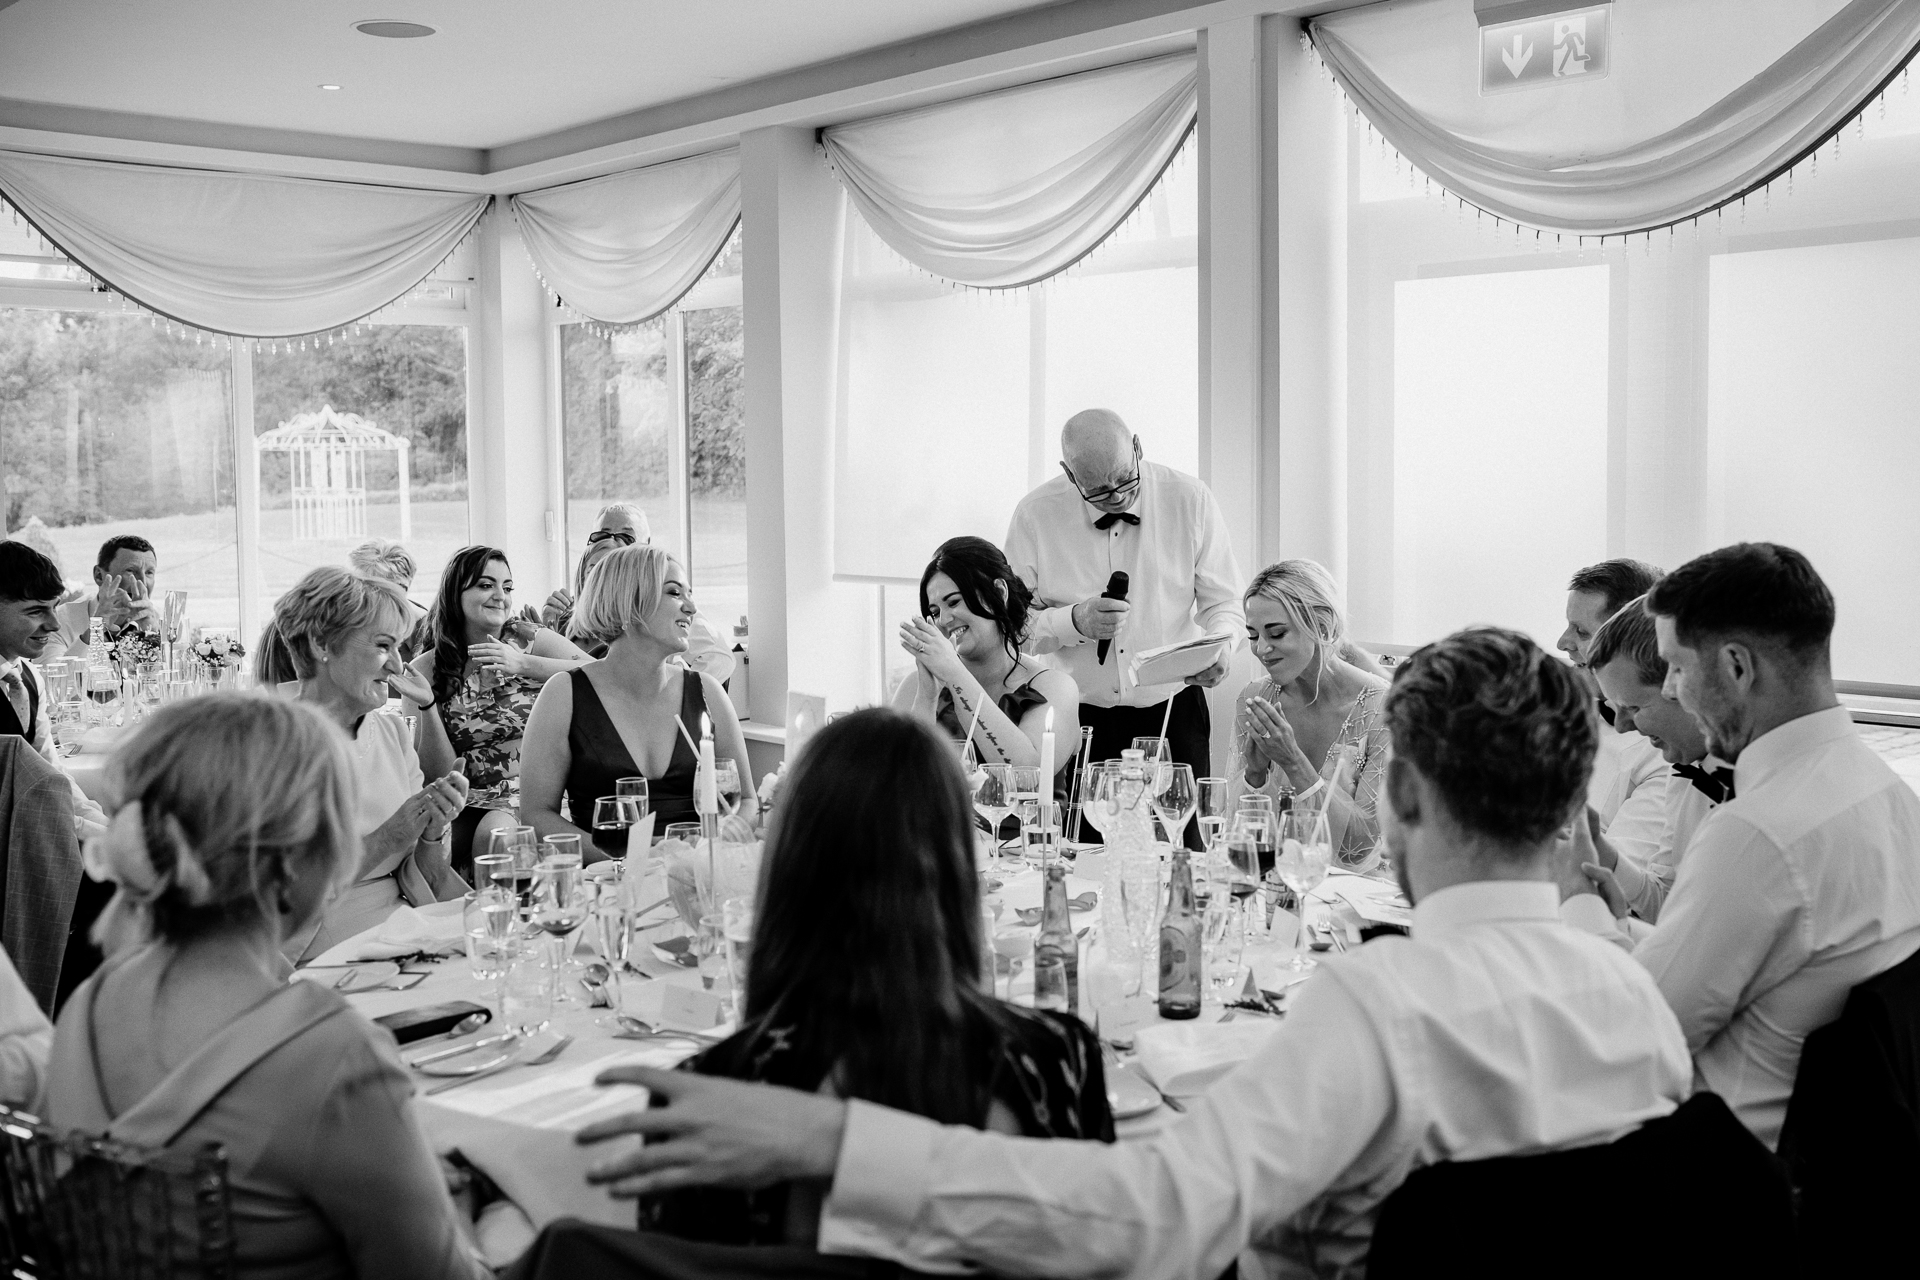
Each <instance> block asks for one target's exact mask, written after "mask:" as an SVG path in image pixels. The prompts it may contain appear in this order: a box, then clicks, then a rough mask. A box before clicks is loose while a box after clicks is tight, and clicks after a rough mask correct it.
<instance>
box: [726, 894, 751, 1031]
mask: <svg viewBox="0 0 1920 1280" xmlns="http://www.w3.org/2000/svg"><path fill="white" fill-rule="evenodd" d="M720 918H721V923H722V925H723V926H724V928H725V930H726V937H727V978H728V981H730V982H731V983H732V984H733V1017H734V1020H735V1021H736V1022H737V1021H739V1020H741V1019H743V1018H745V1017H746V1014H747V964H748V961H749V959H750V958H751V956H752V952H753V899H751V898H728V899H727V900H726V901H725V902H724V903H722V904H721V905H720Z"/></svg>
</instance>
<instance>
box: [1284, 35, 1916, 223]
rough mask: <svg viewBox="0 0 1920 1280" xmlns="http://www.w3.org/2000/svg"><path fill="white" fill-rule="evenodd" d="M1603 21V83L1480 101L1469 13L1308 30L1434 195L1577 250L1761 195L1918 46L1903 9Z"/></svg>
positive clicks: (1554, 86) (1555, 85)
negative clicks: (1564, 237) (1580, 241)
mask: <svg viewBox="0 0 1920 1280" xmlns="http://www.w3.org/2000/svg"><path fill="white" fill-rule="evenodd" d="M1609 9H1610V11H1611V12H1610V18H1611V24H1612V55H1611V60H1612V65H1611V67H1610V68H1609V69H1608V70H1607V72H1606V74H1605V76H1604V77H1596V78H1594V79H1591V80H1584V81H1581V82H1564V81H1562V82H1550V83H1548V84H1545V85H1543V86H1541V87H1538V88H1532V89H1527V90H1524V91H1514V92H1506V93H1494V94H1487V95H1484V96H1483V95H1482V94H1481V93H1480V92H1479V87H1480V64H1479V58H1480V44H1479V29H1478V26H1477V24H1476V21H1475V18H1474V5H1473V0H1395V2H1393V3H1387V4H1377V5H1370V6H1367V7H1364V8H1359V9H1350V10H1347V11H1345V12H1342V13H1336V14H1331V15H1329V16H1327V17H1324V18H1320V19H1317V20H1315V21H1314V22H1313V23H1312V24H1311V26H1310V27H1309V31H1310V34H1311V36H1312V39H1313V42H1314V45H1315V47H1316V48H1317V49H1318V50H1319V53H1320V56H1321V58H1322V59H1323V60H1324V61H1325V63H1326V66H1327V68H1328V69H1329V70H1330V71H1331V72H1332V74H1333V76H1334V78H1335V80H1336V81H1338V83H1339V84H1340V87H1341V88H1342V89H1343V90H1345V91H1346V94H1347V96H1348V97H1349V98H1350V99H1351V100H1352V101H1353V103H1354V104H1355V105H1356V106H1357V107H1358V109H1359V110H1360V112H1361V114H1362V115H1364V116H1365V117H1366V119H1367V120H1368V121H1369V122H1371V123H1372V125H1373V127H1374V128H1376V129H1378V130H1379V131H1380V133H1381V134H1382V135H1383V136H1384V137H1385V138H1386V140H1387V141H1388V142H1389V143H1391V144H1392V145H1393V146H1394V147H1395V148H1396V149H1398V150H1399V152H1400V153H1401V154H1402V155H1404V156H1406V157H1407V159H1408V160H1410V161H1411V162H1412V163H1413V164H1414V166H1415V167H1416V168H1417V169H1419V170H1420V171H1421V172H1423V173H1425V174H1426V175H1427V176H1428V177H1429V178H1431V179H1432V180H1433V181H1435V182H1437V183H1439V184H1441V185H1442V186H1444V187H1445V188H1446V189H1447V190H1448V191H1450V192H1452V193H1453V194H1454V195H1456V196H1458V197H1459V198H1460V199H1462V200H1464V201H1466V202H1467V203H1468V204H1472V205H1475V206H1477V207H1479V208H1481V209H1484V210H1486V211H1487V212H1489V213H1492V214H1495V215H1497V216H1498V217H1501V218H1504V219H1507V220H1509V221H1512V222H1516V223H1519V224H1521V225H1523V226H1527V227H1534V228H1539V229H1543V230H1547V231H1555V232H1561V233H1567V234H1573V235H1587V236H1605V235H1619V234H1625V233H1631V232H1640V231H1647V230H1651V229H1654V228H1658V227H1665V226H1669V225H1671V224H1673V223H1676V222H1682V221H1685V220H1687V219H1689V218H1694V217H1697V216H1699V215H1700V214H1702V213H1706V212H1709V211H1711V210H1713V209H1715V208H1717V207H1719V206H1721V205H1724V204H1726V203H1728V202H1730V201H1733V200H1737V199H1738V198H1740V197H1741V196H1742V195H1745V194H1747V193H1748V192H1751V191H1754V190H1756V189H1758V188H1760V187H1762V186H1764V185H1765V184H1766V183H1768V182H1769V181H1771V180H1772V179H1774V178H1776V177H1778V176H1779V175H1780V174H1782V173H1783V172H1785V171H1787V170H1788V169H1790V168H1791V167H1792V166H1793V165H1794V164H1796V163H1797V162H1798V161H1800V160H1802V159H1804V158H1805V157H1806V156H1807V155H1809V154H1810V153H1811V152H1812V151H1813V150H1814V149H1816V148H1817V147H1819V146H1820V145H1821V144H1823V143H1825V142H1826V141H1827V140H1828V139H1830V138H1832V137H1833V136H1834V135H1835V133H1836V132H1837V131H1838V130H1839V129H1840V128H1841V127H1842V126H1843V125H1845V124H1847V123H1848V122H1849V121H1851V120H1852V118H1853V117H1854V116H1855V115H1856V114H1858V112H1859V111H1860V110H1861V108H1862V107H1863V106H1864V105H1865V104H1866V103H1868V102H1869V101H1871V100H1872V99H1873V97H1874V96H1875V95H1876V94H1878V93H1879V92H1880V90H1881V89H1883V88H1884V87H1885V86H1886V84H1887V83H1888V81H1889V80H1890V79H1891V78H1892V77H1893V76H1895V75H1896V74H1897V73H1898V72H1899V71H1900V70H1901V69H1902V68H1903V67H1904V66H1905V64H1906V62H1907V59H1908V58H1909V57H1911V56H1912V54H1913V52H1914V50H1915V47H1916V45H1917V44H1920V0H1686V2H1685V3H1677V2H1676V0H1613V3H1612V4H1611V5H1610V6H1609ZM1542 56H1543V57H1544V56H1547V55H1546V54H1543V55H1542Z"/></svg>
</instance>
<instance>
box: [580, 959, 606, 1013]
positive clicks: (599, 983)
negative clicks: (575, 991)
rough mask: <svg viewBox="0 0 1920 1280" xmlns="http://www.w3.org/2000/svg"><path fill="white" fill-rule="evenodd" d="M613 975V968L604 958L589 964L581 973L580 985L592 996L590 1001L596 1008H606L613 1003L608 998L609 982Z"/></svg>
mask: <svg viewBox="0 0 1920 1280" xmlns="http://www.w3.org/2000/svg"><path fill="white" fill-rule="evenodd" d="M612 977H613V970H612V969H610V968H608V967H607V965H606V962H605V961H602V960H595V961H593V962H591V963H590V964H588V965H587V967H586V972H585V973H584V974H582V975H581V978H580V985H581V986H583V987H585V988H586V989H587V994H588V995H589V996H591V997H592V1000H591V1001H590V1003H591V1004H592V1006H593V1007H594V1008H596V1009H604V1008H606V1007H607V1006H608V1005H610V1004H612V1003H613V1002H612V1001H611V1000H609V999H608V998H607V982H608V980H609V979H611V978H612Z"/></svg>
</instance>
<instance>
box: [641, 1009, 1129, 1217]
mask: <svg viewBox="0 0 1920 1280" xmlns="http://www.w3.org/2000/svg"><path fill="white" fill-rule="evenodd" d="M995 1007H996V1009H997V1011H998V1013H999V1014H1000V1015H1001V1016H1000V1017H999V1018H998V1027H997V1029H996V1033H995V1035H994V1036H993V1037H992V1039H993V1044H992V1046H991V1048H990V1049H989V1061H987V1062H986V1063H984V1064H983V1066H984V1068H985V1075H986V1078H987V1079H988V1080H989V1081H990V1083H989V1086H988V1091H989V1093H990V1094H991V1095H992V1097H993V1099H994V1100H995V1101H996V1102H999V1103H1001V1104H1003V1105H1004V1106H1005V1107H1006V1108H1007V1109H1008V1110H1009V1111H1011V1112H1012V1113H1013V1116H1014V1119H1015V1120H1016V1121H1017V1122H1018V1123H1019V1125H1020V1133H1021V1136H1023V1137H1028V1138H1086V1139H1093V1140H1097V1141H1100V1142H1112V1141H1113V1139H1114V1132H1113V1111H1112V1109H1111V1108H1110V1107H1109V1106H1108V1104H1107V1080H1106V1071H1105V1069H1104V1068H1103V1067H1102V1065H1101V1060H1100V1042H1099V1041H1098V1040H1097V1039H1095V1038H1094V1034H1093V1032H1092V1031H1091V1030H1089V1029H1088V1028H1087V1025H1086V1023H1084V1022H1082V1021H1080V1019H1078V1018H1076V1017H1074V1016H1073V1015H1071V1014H1065V1013H1055V1012H1053V1011H1051V1010H1043V1009H1027V1008H1023V1007H1021V1006H1018V1005H1011V1004H1005V1003H999V1004H997V1005H996V1006H995ZM797 1040H798V1037H796V1036H795V1034H794V1029H793V1028H791V1027H776V1028H773V1029H771V1030H768V1031H765V1032H754V1031H752V1030H748V1031H742V1032H739V1033H737V1034H735V1035H733V1036H730V1037H728V1038H727V1039H725V1040H723V1041H721V1042H720V1043H719V1044H717V1045H715V1046H713V1047H712V1048H711V1049H708V1050H706V1051H704V1052H702V1053H699V1054H696V1055H695V1056H694V1057H692V1058H689V1059H688V1060H687V1061H686V1062H683V1063H681V1064H680V1069H681V1070H683V1071H697V1072H699V1073H700V1074H702V1075H709V1076H725V1077H728V1078H730V1079H735V1080H755V1081H761V1082H764V1083H767V1084H778V1085H785V1086H787V1087H788V1088H791V1089H802V1090H805V1091H807V1092H809V1093H811V1092H813V1091H814V1090H816V1089H818V1088H819V1087H820V1082H821V1081H822V1080H824V1079H826V1076H827V1072H828V1071H829V1070H830V1069H831V1066H832V1063H831V1061H830V1060H829V1059H830V1055H828V1054H825V1053H821V1052H818V1051H816V1050H814V1049H813V1048H811V1047H810V1046H805V1045H801V1044H799V1043H797ZM639 1219H640V1221H639V1225H640V1229H641V1230H642V1231H663V1232H666V1233H668V1234H670V1235H676V1236H681V1237H684V1238H686V1239H689V1240H704V1241H707V1242H709V1243H713V1244H736V1245H741V1244H756V1245H771V1244H782V1243H784V1242H785V1238H786V1221H787V1188H786V1186H785V1185H777V1186H772V1187H768V1188H766V1189H765V1190H762V1191H725V1190H718V1189H714V1188H707V1187H700V1188H692V1189H688V1190H683V1191H669V1192H664V1193H662V1194H660V1195H655V1196H647V1197H643V1198H642V1199H641V1201H640V1214H639Z"/></svg>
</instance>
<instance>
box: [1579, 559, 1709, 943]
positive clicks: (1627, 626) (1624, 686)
mask: <svg viewBox="0 0 1920 1280" xmlns="http://www.w3.org/2000/svg"><path fill="white" fill-rule="evenodd" d="M1587 669H1588V671H1590V672H1591V673H1592V674H1593V678H1594V681H1595V683H1597V684H1598V685H1599V686H1600V692H1601V694H1602V695H1604V696H1605V698H1606V699H1607V702H1608V703H1609V704H1610V705H1611V706H1612V707H1613V715H1614V721H1613V722H1614V726H1615V727H1616V728H1618V729H1619V730H1620V731H1621V732H1622V733H1638V734H1640V735H1641V736H1642V737H1644V738H1645V739H1646V740H1647V742H1648V743H1649V744H1650V745H1651V746H1652V747H1653V748H1654V750H1656V751H1658V752H1659V753H1660V758H1661V759H1663V760H1665V761H1666V762H1667V766H1668V767H1669V768H1670V769H1672V770H1673V776H1672V777H1670V778H1669V779H1668V780H1667V785H1666V823H1665V825H1664V826H1663V827H1662V828H1661V831H1660V844H1659V847H1658V848H1657V849H1655V851H1654V853H1653V856H1652V857H1650V858H1647V859H1646V860H1644V861H1642V860H1640V859H1639V858H1638V857H1636V856H1634V855H1633V854H1631V853H1622V852H1621V851H1620V850H1619V849H1618V848H1617V847H1616V846H1615V845H1614V844H1613V842H1612V841H1610V840H1608V839H1607V838H1606V837H1605V836H1604V835H1601V834H1598V833H1593V834H1594V845H1595V846H1596V852H1597V853H1598V859H1599V865H1600V866H1601V867H1602V869H1603V870H1604V871H1605V873H1606V874H1605V875H1604V876H1600V875H1596V876H1595V877H1594V879H1595V881H1596V884H1598V885H1599V887H1600V889H1601V892H1602V893H1603V894H1607V895H1608V897H1609V901H1610V902H1611V901H1612V898H1611V893H1610V892H1609V889H1610V888H1611V889H1612V890H1617V891H1618V893H1619V894H1620V901H1619V903H1618V904H1615V905H1619V906H1624V907H1625V908H1626V909H1627V910H1629V911H1631V912H1632V914H1633V917H1634V919H1633V921H1632V923H1631V925H1630V926H1629V927H1630V929H1632V930H1633V931H1634V932H1636V933H1642V932H1645V931H1646V930H1649V929H1651V927H1652V925H1653V923H1654V922H1655V921H1657V920H1658V919H1659V918H1660V906H1661V904H1662V903H1664V902H1665V901H1666V900H1667V894H1668V893H1669V892H1670V891H1671V890H1672V888H1673V878H1674V873H1675V872H1676V870H1677V869H1678V868H1679V866H1680V860H1681V859H1682V858H1683V857H1685V856H1686V852H1687V845H1688V843H1689V842H1690V841H1691V840H1692V839H1693V833H1694V832H1695V831H1696V830H1698V829H1699V827H1700V823H1701V822H1702V821H1704V820H1705V819H1706V816H1707V815H1708V814H1709V813H1711V812H1713V810H1714V809H1715V808H1717V807H1718V806H1719V805H1720V804H1721V803H1722V802H1723V801H1724V800H1726V799H1727V798H1729V794H1730V793H1731V791H1732V785H1731V784H1732V778H1733V770H1732V769H1730V768H1728V767H1726V764H1725V762H1724V761H1721V760H1717V759H1715V758H1714V757H1713V756H1711V755H1708V754H1707V739H1706V735H1705V734H1704V733H1702V732H1701V730H1700V725H1699V722H1698V721H1696V720H1695V719H1694V718H1693V717H1692V716H1690V715H1688V714H1687V710H1686V708H1685V707H1682V706H1681V705H1680V703H1679V702H1678V701H1677V700H1675V699H1673V698H1670V697H1668V696H1667V695H1666V694H1665V693H1664V692H1663V691H1662V686H1664V685H1665V684H1666V680H1667V661H1666V659H1665V658H1662V657H1661V656H1660V648H1659V640H1658V637H1657V636H1656V635H1655V634H1654V627H1653V615H1652V614H1650V613H1648V612H1647V606H1646V597H1644V596H1642V597H1641V598H1640V599H1638V600H1631V601H1629V602H1628V603H1627V605H1626V607H1625V608H1623V609H1621V610H1620V612H1618V613H1616V614H1614V615H1613V616H1612V617H1611V618H1608V619H1607V620H1606V622H1605V623H1604V624H1603V625H1602V626H1601V628H1600V630H1599V631H1597V632H1595V633H1594V637H1593V642H1592V643H1591V644H1590V645H1589V646H1588V648H1587Z"/></svg>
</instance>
